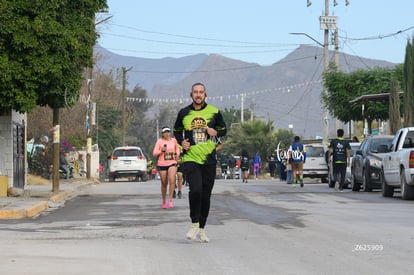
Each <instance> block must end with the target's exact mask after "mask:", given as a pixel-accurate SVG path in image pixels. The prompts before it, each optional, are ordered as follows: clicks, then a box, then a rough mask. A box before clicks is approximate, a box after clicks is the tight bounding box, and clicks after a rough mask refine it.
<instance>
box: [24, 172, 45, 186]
mask: <svg viewBox="0 0 414 275" xmlns="http://www.w3.org/2000/svg"><path fill="white" fill-rule="evenodd" d="M27 184H29V185H48V184H50V182H49V180H47V179H44V178H42V177H39V176H35V175H30V174H29V175H27Z"/></svg>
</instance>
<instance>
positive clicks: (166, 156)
mask: <svg viewBox="0 0 414 275" xmlns="http://www.w3.org/2000/svg"><path fill="white" fill-rule="evenodd" d="M173 159H174V153H173V152H165V153H164V160H173Z"/></svg>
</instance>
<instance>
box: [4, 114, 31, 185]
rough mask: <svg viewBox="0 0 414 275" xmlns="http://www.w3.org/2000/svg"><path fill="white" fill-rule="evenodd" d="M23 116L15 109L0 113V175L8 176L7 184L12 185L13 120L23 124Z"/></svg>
mask: <svg viewBox="0 0 414 275" xmlns="http://www.w3.org/2000/svg"><path fill="white" fill-rule="evenodd" d="M24 118H25V114H20V113H18V112H15V111H12V112H10V113H9V114H5V115H0V175H3V176H7V177H8V186H13V122H16V123H20V124H23V125H25V120H24Z"/></svg>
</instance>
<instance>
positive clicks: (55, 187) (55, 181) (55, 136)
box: [52, 108, 60, 193]
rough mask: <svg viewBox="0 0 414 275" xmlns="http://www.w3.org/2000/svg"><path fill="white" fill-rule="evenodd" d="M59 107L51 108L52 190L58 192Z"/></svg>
mask: <svg viewBox="0 0 414 275" xmlns="http://www.w3.org/2000/svg"><path fill="white" fill-rule="evenodd" d="M59 110H60V109H59V108H53V128H52V129H53V188H52V192H54V193H56V192H59V165H60V164H59V161H60V159H59V157H60V129H59V128H60V127H59Z"/></svg>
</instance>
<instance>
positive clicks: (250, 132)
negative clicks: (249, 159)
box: [223, 120, 274, 161]
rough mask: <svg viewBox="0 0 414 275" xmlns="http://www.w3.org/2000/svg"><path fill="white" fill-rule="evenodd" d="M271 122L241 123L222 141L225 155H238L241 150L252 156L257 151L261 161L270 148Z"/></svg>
mask: <svg viewBox="0 0 414 275" xmlns="http://www.w3.org/2000/svg"><path fill="white" fill-rule="evenodd" d="M273 130H274V127H273V122H271V121H269V122H264V121H261V120H257V121H248V122H243V123H241V124H240V125H239V127H233V128H232V129H231V131H229V133H228V134H227V137H226V138H225V139H224V149H223V151H224V152H226V153H234V154H240V152H241V150H242V149H246V151H247V152H248V153H249V155H251V156H253V154H254V153H255V152H256V151H259V154H260V156H261V157H262V159H263V161H265V159H266V156H267V155H268V153H269V150H270V147H271V146H272V138H271V136H272V135H271V134H272V133H273Z"/></svg>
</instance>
